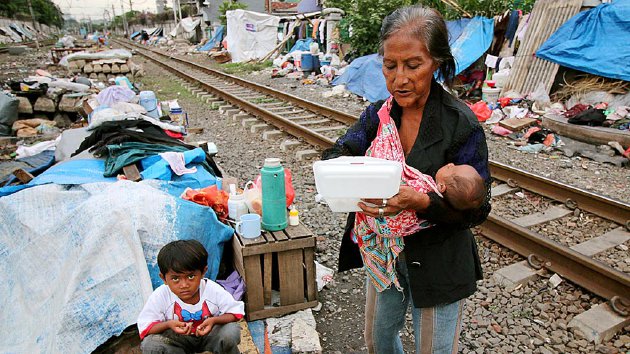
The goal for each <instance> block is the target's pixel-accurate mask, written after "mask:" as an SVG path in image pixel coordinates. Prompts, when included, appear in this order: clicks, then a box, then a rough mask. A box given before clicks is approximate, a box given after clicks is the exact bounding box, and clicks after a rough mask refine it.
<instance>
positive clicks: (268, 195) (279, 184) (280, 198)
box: [260, 158, 287, 231]
mask: <svg viewBox="0 0 630 354" xmlns="http://www.w3.org/2000/svg"><path fill="white" fill-rule="evenodd" d="M260 176H261V181H262V227H263V229H265V230H267V231H279V230H284V229H285V228H286V227H287V196H286V194H285V188H284V168H283V167H282V165H281V164H280V159H278V158H267V159H265V164H264V165H263V168H262V169H261V170H260Z"/></svg>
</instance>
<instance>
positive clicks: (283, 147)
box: [280, 140, 302, 151]
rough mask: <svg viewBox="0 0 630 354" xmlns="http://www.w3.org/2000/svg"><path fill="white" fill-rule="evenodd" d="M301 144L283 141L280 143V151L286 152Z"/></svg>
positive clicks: (293, 141) (294, 141)
mask: <svg viewBox="0 0 630 354" xmlns="http://www.w3.org/2000/svg"><path fill="white" fill-rule="evenodd" d="M300 144H302V143H300V142H299V141H298V140H285V141H283V142H282V143H280V150H282V151H287V150H289V149H291V148H293V147H296V146H298V145H300Z"/></svg>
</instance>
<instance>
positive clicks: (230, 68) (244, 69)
mask: <svg viewBox="0 0 630 354" xmlns="http://www.w3.org/2000/svg"><path fill="white" fill-rule="evenodd" d="M272 65H273V63H272V62H271V61H269V60H268V61H264V62H262V63H256V62H254V63H249V62H248V63H226V64H221V66H220V68H221V70H222V71H223V72H225V73H228V74H248V73H251V72H252V71H259V70H262V69H265V68H269V67H271V66H272Z"/></svg>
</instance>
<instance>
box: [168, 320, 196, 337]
mask: <svg viewBox="0 0 630 354" xmlns="http://www.w3.org/2000/svg"><path fill="white" fill-rule="evenodd" d="M169 327H170V328H171V329H172V330H173V332H175V333H177V334H183V335H188V334H190V331H191V330H192V322H182V321H177V320H171V321H169Z"/></svg>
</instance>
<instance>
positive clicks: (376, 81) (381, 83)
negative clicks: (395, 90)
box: [332, 54, 389, 102]
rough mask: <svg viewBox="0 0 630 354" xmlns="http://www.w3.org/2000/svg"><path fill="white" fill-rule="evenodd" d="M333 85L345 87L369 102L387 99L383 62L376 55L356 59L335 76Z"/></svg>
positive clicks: (387, 92)
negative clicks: (340, 73)
mask: <svg viewBox="0 0 630 354" xmlns="http://www.w3.org/2000/svg"><path fill="white" fill-rule="evenodd" d="M332 84H333V85H342V84H344V85H346V89H347V90H348V91H350V92H352V93H354V94H357V95H359V96H362V97H365V98H366V99H367V100H368V101H370V102H376V101H379V100H384V99H386V98H387V97H389V91H387V86H386V85H385V77H384V76H383V60H382V58H381V56H380V55H378V54H370V55H366V56H363V57H359V58H356V59H354V60H353V61H352V63H350V65H349V66H348V67H347V68H346V71H344V73H343V74H342V75H340V76H337V77H336V78H335V79H334V80H333V82H332Z"/></svg>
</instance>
